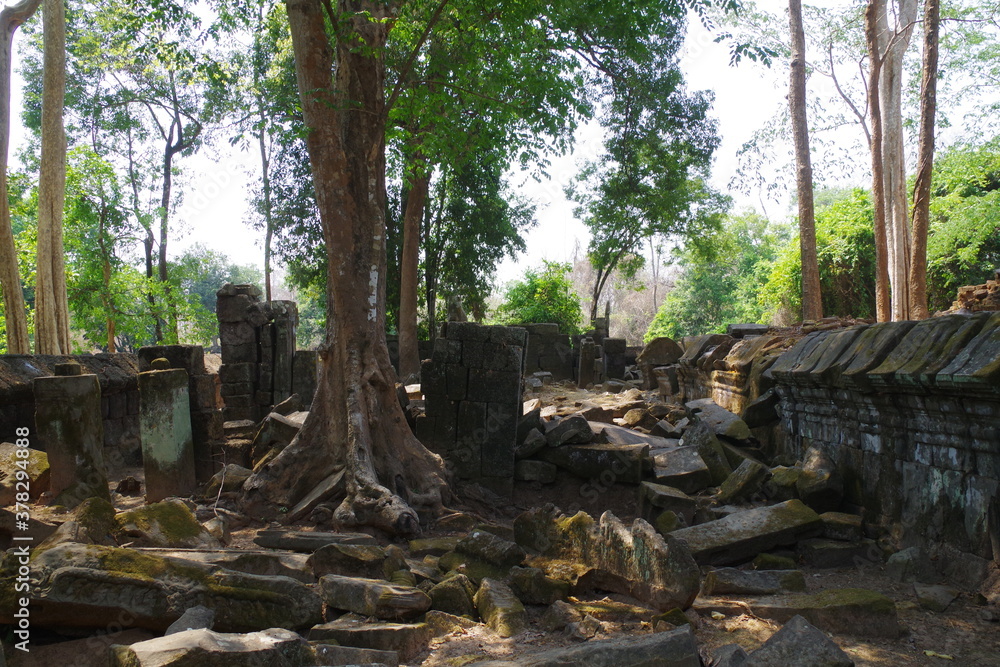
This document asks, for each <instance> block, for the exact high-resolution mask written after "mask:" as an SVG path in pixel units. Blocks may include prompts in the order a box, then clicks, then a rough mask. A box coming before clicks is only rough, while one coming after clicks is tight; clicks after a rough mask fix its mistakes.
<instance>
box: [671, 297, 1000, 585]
mask: <svg viewBox="0 0 1000 667" xmlns="http://www.w3.org/2000/svg"><path fill="white" fill-rule="evenodd" d="M789 346H791V347H790V349H787V348H789ZM721 350H725V353H724V354H723V352H721ZM664 370H665V369H664ZM674 371H675V372H676V375H677V377H678V385H679V387H678V389H679V395H677V396H674V398H675V400H680V401H685V400H687V401H690V400H692V399H695V398H703V397H710V398H713V399H714V400H715V401H716V402H717V403H719V404H720V405H722V406H724V407H727V408H729V409H730V410H732V411H734V412H743V413H747V412H748V410H747V408H748V407H750V411H755V410H756V408H757V407H759V406H760V405H761V404H762V403H763V402H765V401H766V400H767V399H768V398H770V399H771V400H772V401H773V403H774V411H772V412H771V413H770V414H772V415H773V419H772V420H771V421H770V423H767V424H765V425H761V419H760V414H767V413H768V411H767V410H759V411H756V412H755V422H754V423H756V424H758V426H757V428H755V429H754V434H755V436H757V437H758V438H759V439H761V440H762V441H763V442H764V444H765V445H766V447H765V449H766V450H767V451H768V452H769V453H770V454H772V455H774V456H776V457H777V458H785V459H790V460H795V459H797V458H799V457H801V455H802V453H803V452H804V451H805V449H806V448H808V447H809V446H812V445H815V446H817V447H820V448H821V449H823V450H824V451H825V452H826V453H827V454H829V455H830V457H831V458H832V459H833V460H834V461H835V462H836V464H837V467H838V469H839V471H840V473H841V474H842V475H843V477H844V480H845V493H846V499H847V502H848V503H849V504H851V505H855V506H856V507H858V508H864V512H865V514H866V517H867V520H868V521H869V522H870V523H872V524H876V525H877V524H880V525H882V526H883V527H885V528H887V529H889V534H890V535H892V536H893V538H894V539H895V540H896V541H897V543H898V544H897V546H900V547H903V546H910V545H914V544H924V545H930V546H936V547H942V548H947V549H952V550H953V551H952V552H948V553H952V554H955V553H957V554H972V555H974V556H976V557H978V558H980V559H988V558H991V557H993V558H998V559H1000V553H998V552H1000V314H997V313H992V314H991V313H976V314H974V315H948V316H946V317H937V318H932V319H929V320H923V321H920V322H896V323H884V324H873V325H867V324H862V325H857V326H851V327H848V328H839V329H834V330H828V331H817V332H814V333H810V334H809V335H807V336H805V337H800V336H794V335H784V336H775V335H764V336H759V337H756V338H748V339H744V340H740V341H736V340H726V339H725V338H712V337H698V338H693V339H688V340H686V341H685V355H684V357H683V358H682V359H681V361H680V362H679V364H678V365H676V366H675V367H674ZM772 389H773V391H771V393H770V394H768V393H767V392H768V391H769V390H772ZM755 400H756V401H757V403H754V401H755ZM991 526H992V528H991ZM994 545H996V546H994ZM956 562H961V563H962V566H961V567H970V565H969V563H977V562H978V563H982V562H984V561H976V560H975V559H973V560H972V561H968V560H961V559H958V560H956Z"/></svg>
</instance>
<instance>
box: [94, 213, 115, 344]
mask: <svg viewBox="0 0 1000 667" xmlns="http://www.w3.org/2000/svg"><path fill="white" fill-rule="evenodd" d="M107 216H108V207H107V204H105V203H102V204H101V212H100V217H99V220H100V222H99V223H98V228H97V247H98V249H99V250H100V251H101V279H102V282H101V305H102V306H104V312H105V317H104V321H105V324H106V326H107V334H108V353H109V354H114V353H115V352H117V350H116V349H115V347H116V346H115V320H114V302H113V300H112V298H111V252H110V251H109V250H108V244H107V240H106V238H105V234H106V229H107Z"/></svg>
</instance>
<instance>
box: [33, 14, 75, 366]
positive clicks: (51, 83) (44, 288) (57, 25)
mask: <svg viewBox="0 0 1000 667" xmlns="http://www.w3.org/2000/svg"><path fill="white" fill-rule="evenodd" d="M42 18H43V22H44V26H43V28H42V36H43V41H44V50H43V54H44V55H43V66H44V70H45V72H44V75H43V89H42V156H41V165H40V171H41V174H40V177H39V182H38V256H37V266H36V273H35V276H36V278H35V350H36V352H37V353H38V354H69V351H70V348H69V306H68V303H67V298H66V271H65V260H64V258H63V256H64V250H63V240H62V220H63V202H64V200H65V197H66V134H65V131H64V129H63V100H64V97H65V88H66V16H65V8H64V7H63V2H62V0H44V4H43V5H42Z"/></svg>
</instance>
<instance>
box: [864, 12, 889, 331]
mask: <svg viewBox="0 0 1000 667" xmlns="http://www.w3.org/2000/svg"><path fill="white" fill-rule="evenodd" d="M880 11H883V12H884V11H885V2H884V0H869V3H868V6H867V7H866V8H865V41H866V42H867V45H868V56H869V60H870V63H869V72H868V108H869V113H870V114H871V122H872V128H871V143H870V146H869V148H870V149H871V154H872V204H873V206H874V209H875V222H874V228H875V229H874V232H875V317H876V319H877V320H878V321H879V322H888V321H889V320H890V319H891V317H892V311H891V308H890V295H889V258H888V242H887V239H886V210H885V209H886V206H885V192H884V183H885V181H884V180H883V166H882V148H881V147H882V111H881V107H880V103H879V89H880V87H881V86H880V80H881V75H882V55H881V49H880V48H879V40H878V13H879V12H880Z"/></svg>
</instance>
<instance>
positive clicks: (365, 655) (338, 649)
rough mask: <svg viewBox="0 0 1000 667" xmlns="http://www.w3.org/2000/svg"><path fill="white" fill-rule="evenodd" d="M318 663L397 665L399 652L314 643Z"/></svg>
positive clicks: (388, 666)
mask: <svg viewBox="0 0 1000 667" xmlns="http://www.w3.org/2000/svg"><path fill="white" fill-rule="evenodd" d="M313 649H314V650H315V651H316V657H317V658H318V659H319V660H320V662H318V663H317V664H320V665H371V666H381V665H384V666H385V667H399V654H398V653H396V652H395V651H379V650H378V649H374V648H356V647H354V646H336V645H334V644H314V645H313Z"/></svg>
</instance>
